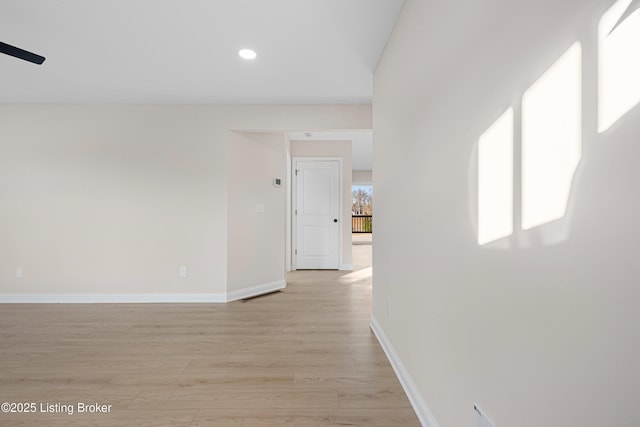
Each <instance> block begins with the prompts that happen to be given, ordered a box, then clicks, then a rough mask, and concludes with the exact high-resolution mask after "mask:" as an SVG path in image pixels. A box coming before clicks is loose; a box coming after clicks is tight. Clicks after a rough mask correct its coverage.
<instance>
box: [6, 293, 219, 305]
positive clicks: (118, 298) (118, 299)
mask: <svg viewBox="0 0 640 427" xmlns="http://www.w3.org/2000/svg"><path fill="white" fill-rule="evenodd" d="M226 301H227V296H226V295H225V294H33V295H30V294H14V295H11V294H8V295H7V294H5V295H0V304H112V303H117V304H140V303H156V304H157V303H223V302H226Z"/></svg>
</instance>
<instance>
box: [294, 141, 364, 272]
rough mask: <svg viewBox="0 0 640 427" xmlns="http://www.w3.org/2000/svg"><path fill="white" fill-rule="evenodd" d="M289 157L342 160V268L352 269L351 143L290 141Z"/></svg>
mask: <svg viewBox="0 0 640 427" xmlns="http://www.w3.org/2000/svg"><path fill="white" fill-rule="evenodd" d="M291 157H341V158H342V169H343V170H342V177H343V178H342V218H343V221H342V266H343V267H344V268H345V269H351V268H353V265H352V256H351V141H291ZM341 268H342V267H341Z"/></svg>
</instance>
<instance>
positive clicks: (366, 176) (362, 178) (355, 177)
mask: <svg viewBox="0 0 640 427" xmlns="http://www.w3.org/2000/svg"><path fill="white" fill-rule="evenodd" d="M372 181H373V176H372V173H371V171H370V170H359V171H352V172H351V184H352V185H357V184H371V182H372Z"/></svg>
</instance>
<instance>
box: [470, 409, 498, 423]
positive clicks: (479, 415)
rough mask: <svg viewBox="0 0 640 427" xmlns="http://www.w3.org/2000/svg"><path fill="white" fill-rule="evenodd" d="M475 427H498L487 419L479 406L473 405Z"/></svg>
mask: <svg viewBox="0 0 640 427" xmlns="http://www.w3.org/2000/svg"><path fill="white" fill-rule="evenodd" d="M473 417H474V423H473V427H496V425H495V424H494V423H493V421H491V420H490V419H489V417H487V415H486V414H485V413H484V411H483V410H482V409H480V407H479V406H478V405H477V404H475V403H474V404H473Z"/></svg>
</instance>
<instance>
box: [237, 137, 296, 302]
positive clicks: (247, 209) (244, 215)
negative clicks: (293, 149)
mask: <svg viewBox="0 0 640 427" xmlns="http://www.w3.org/2000/svg"><path fill="white" fill-rule="evenodd" d="M285 162H286V154H285V135H284V133H282V132H272V133H263V132H260V133H257V132H250V133H247V132H242V133H241V132H233V133H232V134H231V141H230V143H229V175H228V177H229V178H228V182H227V184H228V193H227V194H228V207H227V208H228V216H227V223H228V227H227V232H228V236H229V244H228V252H227V256H228V266H227V277H228V281H227V283H228V289H227V290H228V292H236V291H239V290H242V289H246V288H253V287H257V286H267V287H278V286H284V284H285V220H286V213H285V207H286V186H285V184H284V182H285V181H284V180H285V166H286V164H285ZM274 178H280V180H281V181H282V184H281V187H280V188H277V187H274V185H273V179H274ZM258 205H260V207H261V209H260V210H262V212H258V210H259V209H258Z"/></svg>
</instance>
